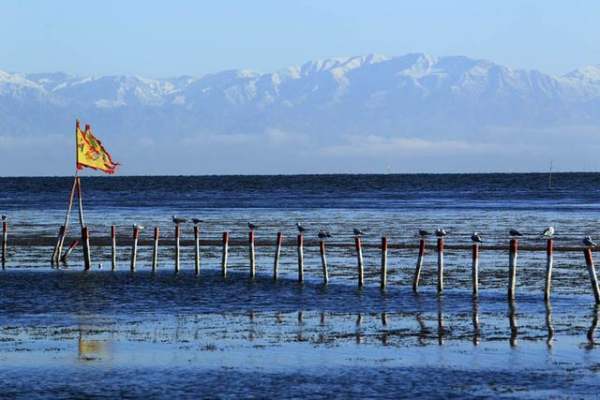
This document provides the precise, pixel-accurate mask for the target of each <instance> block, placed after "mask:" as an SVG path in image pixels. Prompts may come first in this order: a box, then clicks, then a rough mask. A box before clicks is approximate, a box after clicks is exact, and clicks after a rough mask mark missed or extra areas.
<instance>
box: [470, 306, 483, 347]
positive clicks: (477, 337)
mask: <svg viewBox="0 0 600 400" xmlns="http://www.w3.org/2000/svg"><path fill="white" fill-rule="evenodd" d="M472 318H473V344H474V345H475V346H477V345H479V343H480V341H481V326H480V324H479V302H478V301H477V298H476V297H474V298H473V316H472Z"/></svg>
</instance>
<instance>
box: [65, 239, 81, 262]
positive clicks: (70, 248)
mask: <svg viewBox="0 0 600 400" xmlns="http://www.w3.org/2000/svg"><path fill="white" fill-rule="evenodd" d="M78 244H79V240H73V241H72V242H71V244H70V245H69V247H68V248H67V251H65V254H63V255H62V256H61V257H60V261H62V262H63V264H65V265H67V259H68V258H69V256H70V255H71V253H72V252H73V250H75V247H77V245H78Z"/></svg>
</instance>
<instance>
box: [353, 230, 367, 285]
mask: <svg viewBox="0 0 600 400" xmlns="http://www.w3.org/2000/svg"><path fill="white" fill-rule="evenodd" d="M354 246H355V247H356V261H357V267H358V287H359V288H361V287H363V286H364V285H365V276H364V275H365V272H364V264H363V252H362V242H361V239H360V236H359V235H356V236H354Z"/></svg>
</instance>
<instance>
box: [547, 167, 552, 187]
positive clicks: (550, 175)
mask: <svg viewBox="0 0 600 400" xmlns="http://www.w3.org/2000/svg"><path fill="white" fill-rule="evenodd" d="M548 189H552V160H550V171H549V173H548Z"/></svg>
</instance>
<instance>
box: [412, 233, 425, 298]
mask: <svg viewBox="0 0 600 400" xmlns="http://www.w3.org/2000/svg"><path fill="white" fill-rule="evenodd" d="M424 256H425V239H421V240H419V256H418V257H417V267H416V268H415V276H414V278H413V292H415V293H416V292H417V289H418V288H419V280H420V278H421V268H423V257H424Z"/></svg>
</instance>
